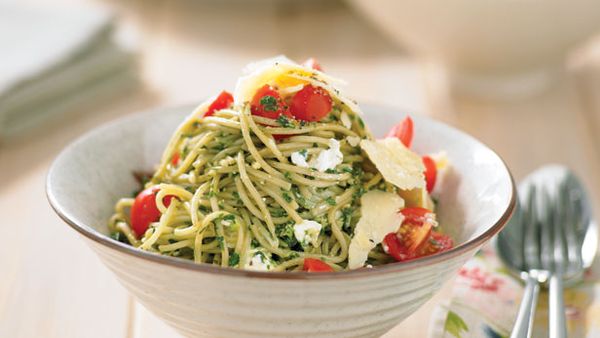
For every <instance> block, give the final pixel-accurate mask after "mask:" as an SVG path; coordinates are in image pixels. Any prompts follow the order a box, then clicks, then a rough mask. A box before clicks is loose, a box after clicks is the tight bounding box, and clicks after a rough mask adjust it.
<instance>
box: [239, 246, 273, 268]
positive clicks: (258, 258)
mask: <svg viewBox="0 0 600 338" xmlns="http://www.w3.org/2000/svg"><path fill="white" fill-rule="evenodd" d="M269 256H270V254H268V253H266V252H264V251H261V250H255V251H254V252H253V256H252V258H251V259H250V261H249V262H247V263H246V265H245V266H244V268H245V269H247V270H256V271H268V270H271V269H272V268H273V261H271V259H270V258H269Z"/></svg>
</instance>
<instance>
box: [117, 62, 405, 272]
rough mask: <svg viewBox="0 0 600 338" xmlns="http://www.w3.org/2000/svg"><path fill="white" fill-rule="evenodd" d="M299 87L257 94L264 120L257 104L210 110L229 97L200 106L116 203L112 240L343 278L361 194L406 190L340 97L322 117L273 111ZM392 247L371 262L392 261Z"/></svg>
mask: <svg viewBox="0 0 600 338" xmlns="http://www.w3.org/2000/svg"><path fill="white" fill-rule="evenodd" d="M276 65H277V64H275V66H276ZM275 66H271V67H275ZM297 67H298V68H300V69H302V71H304V72H306V71H307V70H306V69H305V68H303V67H301V66H297ZM263 72H264V71H263ZM316 73H320V72H316ZM288 74H291V73H288ZM294 74H295V75H297V73H294ZM314 79H315V78H314V77H313V80H314ZM276 80H281V76H279V77H277V78H276ZM269 81H271V82H273V79H272V78H271V79H270V80H269ZM296 82H297V81H296ZM313 83H314V82H313ZM300 84H302V85H304V86H305V87H306V86H307V84H306V83H302V82H301V83H300ZM261 85H264V83H261ZM293 86H296V87H298V84H293ZM293 86H292V85H290V86H287V87H284V86H281V85H278V86H273V87H271V88H276V89H278V90H279V92H283V93H286V95H287V96H286V95H282V96H281V97H276V96H275V94H273V95H271V96H269V95H265V96H262V97H261V98H260V100H259V103H261V104H262V106H259V108H270V110H269V109H267V110H265V111H266V113H264V112H263V113H262V114H261V112H260V111H257V109H256V106H255V105H253V103H252V102H251V100H245V101H243V102H231V99H230V100H225V101H226V102H225V104H221V106H225V107H217V108H218V109H214V108H215V103H218V101H219V99H220V97H221V96H223V94H222V95H221V96H220V97H219V98H217V99H216V100H209V101H208V102H207V103H204V104H202V105H200V106H199V107H198V108H197V109H196V110H195V111H194V112H193V113H192V114H191V115H190V116H189V117H188V118H187V119H186V120H185V121H184V122H183V123H182V124H181V125H180V126H179V127H178V129H177V130H176V131H175V133H174V134H173V136H172V138H171V140H170V141H169V143H168V145H167V147H166V149H165V151H164V153H163V155H162V159H161V161H160V163H159V165H158V167H157V168H156V170H155V172H154V174H153V176H152V177H151V179H150V180H149V181H148V182H146V183H145V185H144V191H143V192H142V193H140V194H139V195H138V196H137V197H136V198H135V199H134V198H122V199H120V200H119V201H118V202H117V204H116V206H115V213H114V215H113V216H112V217H111V218H110V221H109V228H110V230H111V232H112V233H113V234H115V236H116V237H118V238H119V239H121V240H123V241H125V242H128V243H130V244H131V245H133V246H135V247H137V248H139V249H141V250H146V251H151V252H156V253H159V254H162V255H169V256H174V257H179V258H184V259H189V260H193V261H195V262H197V263H208V264H215V265H220V266H223V267H235V268H245V269H256V270H270V271H294V270H302V269H303V268H304V269H305V270H306V259H314V260H319V261H321V262H324V263H326V266H328V267H330V268H331V269H332V270H335V271H338V270H344V269H347V268H348V267H349V266H348V261H349V248H350V243H351V241H352V239H353V237H354V234H355V228H356V226H357V224H358V222H359V219H360V218H361V196H362V195H363V194H365V193H366V192H368V191H372V190H378V191H383V192H387V193H391V194H394V195H396V196H397V194H398V193H399V188H398V187H397V186H395V185H393V184H391V183H389V182H388V181H387V180H386V179H384V177H383V176H382V174H381V172H380V171H379V170H378V169H377V167H376V165H374V164H373V162H371V161H370V160H369V157H368V156H366V154H365V152H364V151H363V150H362V149H361V146H360V142H361V140H373V136H372V135H371V133H370V132H369V131H368V130H367V129H366V128H365V125H364V122H363V120H362V119H361V117H360V115H359V112H358V111H355V110H354V109H352V108H350V105H348V104H345V103H344V102H345V101H344V100H343V99H340V98H339V96H338V95H337V93H332V92H329V91H328V92H327V93H326V94H327V96H328V97H330V98H331V108H330V109H328V111H327V112H326V115H325V116H324V117H322V118H320V119H319V120H313V121H310V120H301V119H299V118H297V117H296V115H291V114H288V113H287V112H285V113H280V112H277V109H279V107H277V106H272V104H273V102H275V104H276V105H277V104H281V106H283V107H285V108H287V107H289V106H291V105H293V104H294V103H293V102H291V103H287V102H289V101H290V100H293V98H290V96H292V97H293V95H294V88H291V87H293ZM290 88H291V89H290ZM286 90H287V91H286ZM237 92H238V91H237V90H236V95H237V94H238V93H237ZM288 92H289V93H288ZM314 92H317V91H314ZM296 93H298V91H297V90H296ZM255 96H256V95H255ZM265 97H268V98H267V99H265ZM270 97H275V98H276V100H275V101H273V100H271V99H270ZM236 99H237V97H236ZM254 101H256V100H254ZM267 101H271V102H267ZM265 103H266V105H265ZM267 105H271V106H270V107H269V106H267ZM216 106H219V105H218V104H217V105H216ZM292 108H293V107H292ZM273 111H274V112H277V114H268V113H270V112H273ZM275 116H276V117H275ZM136 203H138V204H140V203H141V206H140V205H136ZM144 203H145V204H144ZM150 209H151V211H150V212H149V211H148V210H150ZM138 210H142V211H141V216H139V215H138V214H140V212H138ZM134 213H135V215H134ZM140 217H141V218H140ZM144 217H145V218H144ZM134 218H135V219H134ZM140 219H142V221H140ZM146 219H147V221H145V220H146ZM136 222H137V223H140V222H141V223H144V222H146V224H143V225H145V226H146V228H145V229H144V228H143V227H142V228H140V227H139V226H137V229H136ZM399 225H400V224H396V225H395V228H398V227H399ZM380 241H381V240H380ZM385 247H386V245H385V244H384V245H377V246H376V247H375V248H373V250H371V251H370V252H369V254H368V259H367V261H366V262H365V263H366V264H371V265H380V264H384V263H387V262H391V261H393V260H394V259H393V258H392V256H390V255H388V254H387V253H386V252H385V251H384V248H385Z"/></svg>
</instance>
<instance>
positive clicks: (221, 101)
mask: <svg viewBox="0 0 600 338" xmlns="http://www.w3.org/2000/svg"><path fill="white" fill-rule="evenodd" d="M232 103H233V96H232V95H231V94H230V93H229V92H227V91H225V90H224V91H222V92H221V94H219V96H217V98H216V99H215V100H214V101H213V103H211V104H210V106H208V110H207V111H206V113H204V117H208V116H212V115H214V113H215V111H217V110H221V109H225V108H227V107H229V106H231V104H232Z"/></svg>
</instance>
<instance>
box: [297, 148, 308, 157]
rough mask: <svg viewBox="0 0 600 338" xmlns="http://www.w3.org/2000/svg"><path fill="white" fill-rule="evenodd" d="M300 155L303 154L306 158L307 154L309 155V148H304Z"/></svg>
mask: <svg viewBox="0 0 600 338" xmlns="http://www.w3.org/2000/svg"><path fill="white" fill-rule="evenodd" d="M299 153H300V155H302V157H304V158H306V156H307V155H308V150H306V149H302V150H300V151H299Z"/></svg>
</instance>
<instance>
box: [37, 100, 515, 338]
mask: <svg viewBox="0 0 600 338" xmlns="http://www.w3.org/2000/svg"><path fill="white" fill-rule="evenodd" d="M363 108H364V110H365V111H366V112H367V116H366V118H365V119H366V120H367V123H368V124H369V125H370V126H371V127H372V129H373V131H374V132H375V133H376V134H379V135H381V134H383V133H384V132H385V130H387V129H388V128H389V127H390V126H391V125H392V124H393V123H394V122H395V121H399V120H400V119H401V118H402V117H403V116H402V115H403V114H400V113H398V112H395V111H394V110H391V109H385V108H381V107H375V106H368V105H367V106H364V107H363ZM192 109H193V107H191V106H190V107H179V108H172V109H162V110H156V111H151V112H148V113H144V114H138V115H135V116H131V117H127V118H123V119H120V120H118V121H115V122H113V123H110V124H107V125H104V126H102V127H99V128H98V129H96V130H93V131H91V132H90V133H88V134H86V135H84V136H83V137H81V138H80V139H79V140H77V141H76V142H74V143H73V144H72V145H70V146H69V147H68V148H66V149H65V150H64V151H63V152H62V153H61V154H60V155H59V156H58V158H57V159H56V160H55V162H54V164H53V165H52V168H51V169H50V172H49V174H48V180H47V194H48V199H49V200H50V203H51V204H52V206H53V208H54V209H55V210H56V212H57V213H58V215H59V216H60V217H61V218H62V219H63V220H64V221H65V222H66V223H67V224H69V225H70V226H71V227H72V228H73V229H75V230H77V231H78V232H79V233H81V234H82V235H83V238H85V240H86V242H87V243H89V244H90V246H91V247H92V249H93V250H94V251H95V252H96V253H97V254H98V255H99V256H100V258H101V259H102V261H103V262H104V263H105V264H106V265H107V266H108V267H109V268H110V270H112V271H113V272H114V273H115V274H116V275H117V277H118V279H119V280H120V281H121V283H123V285H125V287H126V288H127V289H128V290H129V291H130V292H131V293H132V294H133V295H134V296H135V297H136V298H137V299H138V300H139V301H140V302H141V303H142V304H143V305H144V306H145V307H147V308H148V309H149V310H150V311H151V312H153V313H154V314H156V315H157V316H158V317H160V318H162V319H163V320H164V321H166V322H167V323H169V324H170V325H172V326H173V327H175V328H176V329H177V330H179V331H180V332H181V333H182V334H184V335H186V336H189V337H198V336H209V337H371V336H378V335H381V334H383V333H384V332H386V331H388V330H389V329H391V328H392V327H393V326H395V325H396V324H397V323H399V322H400V321H401V320H403V319H404V318H406V317H407V316H409V315H410V314H411V313H413V312H414V311H415V310H416V309H417V308H419V306H421V305H422V304H423V303H424V302H425V301H427V300H428V299H429V298H430V297H431V296H432V295H433V294H434V293H435V292H436V291H437V290H438V289H439V288H440V287H441V285H442V284H443V283H444V282H445V281H446V280H448V279H449V278H450V277H451V276H452V275H453V274H454V273H455V272H456V271H457V270H458V268H459V267H460V266H461V265H462V264H463V263H464V262H465V261H466V260H467V259H468V258H470V257H471V256H473V254H474V253H475V252H476V251H477V249H479V248H480V247H481V245H482V244H484V243H485V242H487V241H488V240H489V239H490V238H491V237H492V236H493V235H494V234H496V233H497V232H498V231H500V229H501V228H502V227H503V226H504V224H505V223H506V222H507V220H508V219H509V217H510V215H511V213H512V210H513V207H514V203H515V195H514V194H515V192H514V191H515V189H514V184H513V180H512V177H511V175H510V173H509V170H508V169H507V167H506V166H505V165H504V163H503V162H502V160H501V159H500V158H499V157H498V156H497V155H496V154H495V153H494V152H493V151H492V150H490V149H488V148H487V147H485V146H484V145H483V144H481V143H480V142H478V141H477V140H475V139H473V138H472V137H470V136H468V135H466V134H464V133H462V132H460V131H458V130H456V129H454V128H451V127H449V126H447V125H444V124H442V123H439V122H436V121H433V120H430V119H428V118H424V117H419V116H414V117H413V118H414V121H415V139H414V149H415V150H416V151H417V152H420V153H428V152H433V151H440V150H445V151H446V152H447V153H448V156H449V158H450V160H451V162H452V170H451V171H450V172H449V174H448V176H447V177H446V178H445V179H444V180H443V181H442V184H441V185H440V186H439V187H438V188H440V191H441V193H440V195H439V210H438V211H439V217H440V221H441V223H442V224H443V226H444V227H445V229H446V230H448V232H449V233H450V234H451V235H452V236H453V237H454V239H455V240H456V242H457V244H458V245H456V247H455V248H454V249H452V250H450V251H447V252H444V253H442V254H439V255H434V256H430V257H426V258H422V259H418V260H415V261H412V262H408V263H394V264H388V265H385V266H381V267H376V268H373V269H361V270H355V271H350V272H340V273H314V274H309V273H273V272H252V271H243V270H235V269H230V268H220V267H215V266H211V265H197V264H194V263H192V262H190V261H185V260H180V259H176V258H171V257H165V256H160V255H157V254H152V253H148V252H143V251H139V250H136V249H134V248H133V247H130V246H128V245H125V244H123V243H120V242H116V241H114V240H112V239H111V238H110V237H108V235H107V232H108V230H107V220H108V218H109V216H110V215H111V213H112V210H113V205H114V203H115V202H116V201H117V199H118V198H119V197H121V196H125V195H130V194H131V192H132V191H134V190H135V189H136V188H137V187H138V184H137V183H136V181H135V179H134V178H133V176H132V174H131V173H132V171H134V170H144V169H145V170H149V169H151V168H152V167H153V165H154V164H156V163H157V161H158V159H159V157H160V153H161V152H162V149H163V147H164V145H165V143H166V141H167V139H168V138H169V136H170V135H171V133H172V132H173V130H174V129H175V127H176V126H177V125H178V123H179V122H180V121H181V120H182V119H183V117H184V116H185V115H186V114H188V113H189V112H191V111H192ZM74 254H76V253H74ZM91 292H93V290H92V291H91Z"/></svg>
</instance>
